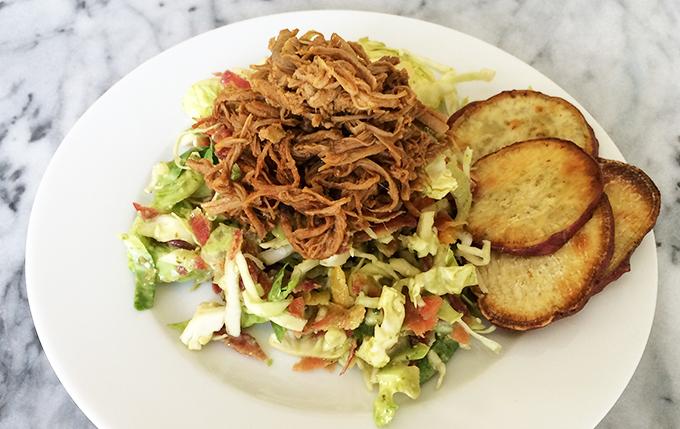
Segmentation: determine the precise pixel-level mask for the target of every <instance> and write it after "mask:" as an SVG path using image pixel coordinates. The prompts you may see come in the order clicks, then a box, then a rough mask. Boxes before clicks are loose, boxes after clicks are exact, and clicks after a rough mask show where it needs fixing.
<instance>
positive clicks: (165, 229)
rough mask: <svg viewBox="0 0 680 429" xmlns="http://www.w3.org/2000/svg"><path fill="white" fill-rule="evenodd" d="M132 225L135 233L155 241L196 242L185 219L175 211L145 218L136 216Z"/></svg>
mask: <svg viewBox="0 0 680 429" xmlns="http://www.w3.org/2000/svg"><path fill="white" fill-rule="evenodd" d="M132 227H133V229H134V232H135V233H137V234H139V235H143V236H144V237H150V238H153V239H154V240H156V241H160V242H167V241H172V240H182V241H186V242H187V243H189V244H196V239H195V238H194V234H193V233H192V232H191V228H190V227H189V224H188V223H187V221H186V220H184V219H182V218H181V217H179V216H177V215H176V214H175V213H169V214H160V215H158V216H155V217H153V218H151V219H147V220H143V219H142V218H141V216H137V219H135V222H134V224H133V226H132Z"/></svg>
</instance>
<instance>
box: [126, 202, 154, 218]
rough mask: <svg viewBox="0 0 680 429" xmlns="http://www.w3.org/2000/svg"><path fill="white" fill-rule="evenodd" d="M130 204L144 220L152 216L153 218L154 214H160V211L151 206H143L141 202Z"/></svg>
mask: <svg viewBox="0 0 680 429" xmlns="http://www.w3.org/2000/svg"><path fill="white" fill-rule="evenodd" d="M132 206H133V207H134V208H135V210H137V212H138V213H139V215H140V216H141V217H142V219H144V220H149V219H153V218H155V217H156V216H158V215H159V214H160V213H159V212H158V210H156V209H155V208H153V207H146V206H143V205H141V204H139V203H132Z"/></svg>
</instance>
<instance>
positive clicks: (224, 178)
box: [189, 30, 448, 259]
mask: <svg viewBox="0 0 680 429" xmlns="http://www.w3.org/2000/svg"><path fill="white" fill-rule="evenodd" d="M269 49H270V50H271V55H270V56H269V57H268V58H267V60H266V62H265V63H264V64H262V65H255V66H252V67H251V68H252V74H250V76H249V77H248V82H249V83H250V87H248V86H247V85H235V84H227V85H225V87H224V90H223V91H222V92H221V94H220V95H219V96H218V98H217V100H216V101H215V105H214V109H213V113H212V116H210V117H208V118H204V119H202V120H201V121H199V122H198V123H197V124H196V126H197V127H207V128H209V130H210V131H209V132H210V133H211V137H212V139H213V141H215V142H216V143H215V153H216V154H217V157H218V159H219V162H218V163H217V164H216V165H212V163H211V162H210V161H208V160H192V161H190V162H189V165H190V167H191V168H193V169H194V170H196V171H199V172H201V173H202V174H203V175H204V177H205V179H206V183H207V184H208V186H209V187H210V188H211V189H213V190H214V191H215V192H216V197H215V198H214V199H213V200H212V201H211V202H209V203H206V204H204V206H203V208H204V210H205V211H206V212H207V213H208V214H209V215H225V216H227V217H230V218H235V219H237V220H239V221H240V222H241V223H243V224H244V225H249V226H250V227H251V228H252V229H253V230H254V231H255V232H257V234H258V235H259V236H260V237H264V236H265V235H266V233H267V232H268V231H270V230H271V229H273V228H274V227H275V226H276V225H277V224H280V225H281V227H282V228H283V231H284V232H285V235H286V237H287V239H288V241H289V242H290V244H291V245H292V246H293V248H294V249H295V250H296V251H297V252H299V253H300V254H301V255H302V256H303V257H305V258H309V259H323V258H326V257H329V256H332V255H334V254H337V253H340V252H342V251H345V250H346V249H347V248H348V246H349V244H350V241H351V240H352V236H353V234H354V233H355V232H358V231H366V230H367V229H369V228H370V229H374V230H380V229H381V228H384V225H388V224H389V223H390V221H393V220H395V219H397V218H400V219H402V218H403V216H411V215H409V214H408V212H407V208H406V206H407V205H408V204H407V205H405V202H408V201H409V200H410V199H411V197H412V193H413V192H414V189H415V188H416V187H417V183H418V182H417V181H418V172H419V168H420V167H421V166H423V165H424V164H425V163H426V162H427V161H428V160H430V159H431V158H432V157H433V156H434V155H436V153H437V152H439V151H440V150H441V149H442V148H443V147H444V145H446V144H447V140H446V137H445V133H446V131H447V130H448V126H447V124H446V117H444V116H443V115H441V114H439V113H438V112H436V111H433V110H432V109H429V108H427V107H426V106H424V105H423V104H422V103H420V102H419V101H418V100H417V98H416V96H415V94H414V92H413V91H412V90H411V88H410V87H409V86H408V75H407V73H406V72H405V71H403V70H399V69H398V68H397V67H396V65H397V64H398V59H397V58H394V57H385V58H382V59H380V60H378V61H375V62H371V61H370V60H369V59H368V57H367V56H366V54H365V52H364V51H363V49H362V48H361V47H360V46H359V45H358V44H355V43H353V42H347V41H345V40H343V39H342V38H341V37H340V36H338V35H336V34H333V36H332V37H331V38H330V39H329V40H327V39H325V38H324V37H323V36H322V35H321V34H319V33H317V32H308V33H306V34H304V35H302V36H299V37H298V32H297V30H293V31H290V30H283V31H281V32H280V33H279V35H278V37H276V38H274V39H272V40H271V41H270V43H269ZM409 224H412V222H409Z"/></svg>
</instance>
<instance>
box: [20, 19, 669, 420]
mask: <svg viewBox="0 0 680 429" xmlns="http://www.w3.org/2000/svg"><path fill="white" fill-rule="evenodd" d="M284 27H298V28H301V29H317V30H319V31H322V32H324V33H325V34H327V35H330V33H332V32H337V33H339V34H340V35H342V36H343V37H345V38H347V39H357V38H359V37H361V36H370V37H371V38H374V39H377V40H382V41H384V42H386V43H387V44H389V45H392V46H395V47H401V48H407V49H409V50H411V51H413V52H416V53H418V54H420V55H423V56H426V57H429V58H432V59H434V60H436V61H439V62H441V63H445V64H450V65H453V66H455V67H457V68H458V69H459V70H461V71H466V70H476V69H479V68H491V69H494V70H496V72H497V75H496V78H495V80H494V81H493V82H492V83H488V84H487V83H470V84H464V85H461V86H460V90H461V93H462V94H463V95H468V96H470V98H471V99H479V98H485V97H487V96H490V95H492V94H494V93H497V92H499V91H501V90H505V89H512V88H527V87H528V86H531V87H533V88H535V89H537V90H540V91H543V92H546V93H548V94H551V95H556V96H560V97H564V98H566V99H568V100H570V101H572V102H574V103H575V100H573V99H572V98H571V97H570V96H569V95H568V94H567V93H566V92H565V91H564V90H562V89H561V88H560V87H558V86H557V85H556V84H555V83H553V82H552V81H550V80H549V79H548V78H547V77H545V76H543V75H542V74H541V73H539V72H538V71H536V70H534V69H533V68H531V67H530V66H528V65H527V64H525V63H523V62H521V61H520V60H518V59H517V58H514V57H512V56H511V55H509V54H507V53H505V52H503V51H501V50H499V49H497V48H495V47H493V46H490V45H488V44H486V43H484V42H482V41H480V40H477V39H474V38H472V37H470V36H467V35H465V34H461V33H459V32H456V31H454V30H451V29H449V28H445V27H441V26H438V25H433V24H429V23H425V22H421V21H416V20H413V19H407V18H402V17H397V16H390V15H382V14H375V13H365V12H350V11H325V12H303V13H290V14H283V15H274V16H267V17H262V18H257V19H252V20H248V21H243V22H239V23H236V24H232V25H228V26H226V27H222V28H218V29H216V30H213V31H210V32H208V33H206V34H203V35H200V36H198V37H195V38H193V39H191V40H188V41H186V42H184V43H182V44H180V45H178V46H176V47H174V48H172V49H170V50H168V51H166V52H164V53H162V54H160V55H158V56H157V57H155V58H153V59H151V60H149V61H147V62H146V63H144V64H143V65H142V66H140V67H139V68H137V69H136V70H135V71H134V72H132V73H130V74H129V75H128V76H127V77H125V78H124V79H122V80H121V81H120V82H118V83H117V84H116V85H114V86H113V87H112V88H111V89H110V90H109V91H108V92H107V93H106V94H104V95H103V96H102V97H101V98H100V99H99V100H98V101H97V102H96V103H95V104H94V105H93V106H92V107H91V108H90V109H89V110H88V111H87V112H86V113H85V114H84V115H83V116H82V118H81V119H80V120H79V121H78V122H77V124H76V125H75V126H74V127H73V129H72V130H71V132H70V133H69V134H68V136H67V137H66V138H65V139H64V142H63V143H62V144H61V146H60V147H59V150H58V151H57V153H56V154H55V155H54V158H53V159H52V162H51V164H50V166H49V168H48V169H47V171H46V173H45V176H44V178H43V181H42V184H41V186H40V190H39V192H38V195H37V197H36V200H35V204H34V207H33V213H32V215H31V220H30V227H29V233H28V243H27V250H26V279H27V287H28V297H29V300H30V305H31V311H32V314H33V319H34V321H35V326H36V329H37V331H38V334H39V336H40V340H41V342H42V344H43V347H44V349H45V352H46V354H47V356H48V358H49V360H50V362H51V363H52V366H53V367H54V370H55V372H56V373H57V375H58V376H59V379H60V380H61V382H62V383H63V384H64V386H65V387H66V389H67V390H68V392H69V393H70V394H71V396H72V397H73V399H74V400H75V401H76V403H77V404H78V405H79V406H80V407H81V408H82V410H83V411H84V412H85V414H87V416H88V417H89V418H90V419H91V420H92V421H93V422H94V423H95V424H96V425H97V426H99V427H102V428H133V427H144V428H187V427H201V428H211V427H221V428H224V427H235V428H268V427H280V425H281V424H282V423H284V424H285V425H291V426H294V427H295V428H298V429H303V428H315V429H316V428H319V427H324V428H327V429H332V428H347V427H352V428H359V427H366V428H370V427H372V426H373V423H372V416H371V404H372V401H373V397H374V394H375V393H370V392H368V391H366V390H365V387H364V384H363V382H362V380H361V377H360V375H359V373H358V371H354V372H351V373H348V374H347V375H345V376H344V377H339V376H337V374H331V373H326V372H324V371H321V372H319V373H309V374H300V373H294V372H292V371H290V366H291V364H292V362H293V360H292V359H291V358H288V357H286V356H283V355H281V354H278V353H272V355H273V357H274V359H275V364H274V366H272V367H266V366H264V365H262V364H261V363H260V362H257V361H255V360H252V359H247V358H244V357H242V356H240V355H238V354H237V353H235V352H232V351H230V350H228V349H227V348H225V347H223V346H221V345H219V344H213V345H212V346H211V347H208V348H207V350H205V351H204V352H201V353H192V352H189V351H187V350H185V349H184V347H183V346H182V344H181V343H180V342H179V341H178V339H177V334H176V332H174V331H172V330H170V329H169V328H167V327H166V323H168V322H176V321H179V320H184V319H186V318H188V317H189V316H190V315H191V314H192V313H193V308H194V306H195V305H196V304H197V303H198V302H199V301H201V300H202V299H203V298H204V297H205V296H210V295H211V294H212V292H211V291H209V290H205V291H198V292H193V293H190V292H189V291H188V287H186V286H178V287H172V286H169V287H166V288H162V289H161V290H160V291H159V294H158V295H157V297H156V303H157V305H156V307H155V308H154V309H153V310H152V311H146V312H137V311H135V310H134V309H133V307H132V291H133V281H132V276H131V274H130V273H129V272H128V271H127V267H126V260H125V253H124V249H123V246H122V244H121V243H120V242H119V240H118V238H117V234H118V233H120V232H123V231H126V230H127V229H128V227H129V225H130V222H131V220H132V217H133V211H132V209H131V206H130V203H131V202H132V201H135V200H136V201H139V200H143V198H144V195H142V191H141V190H142V188H143V186H144V185H145V183H146V182H147V180H148V176H149V171H150V168H151V166H152V165H153V164H154V163H156V162H157V161H159V160H162V159H168V158H169V157H170V151H171V149H170V148H171V145H172V143H173V142H174V140H175V138H176V136H177V134H178V132H179V131H180V130H182V129H184V128H185V127H187V126H188V125H189V121H188V119H187V118H186V117H185V116H184V114H183V113H182V111H181V108H180V100H181V98H182V95H183V94H184V92H185V90H186V89H187V88H188V87H189V85H190V84H191V83H192V82H194V81H197V80H199V79H202V78H204V77H206V76H208V75H209V74H210V73H211V72H214V71H219V70H224V69H227V68H234V67H242V66H244V65H247V64H250V63H254V62H257V61H259V60H261V59H262V58H263V57H265V56H266V55H267V50H266V47H267V41H268V39H269V38H270V37H272V36H274V35H276V34H277V32H278V30H279V29H281V28H284ZM577 106H578V104H577ZM584 113H585V112H584ZM585 115H586V118H587V119H588V121H589V122H590V124H591V125H592V126H593V128H594V130H595V133H596V134H597V137H598V139H599V140H600V144H601V154H602V156H604V157H609V158H615V159H622V156H621V153H620V152H619V151H618V150H617V148H616V146H615V145H614V143H613V142H612V141H611V139H610V138H609V137H608V136H607V134H606V133H605V132H604V130H603V129H602V128H601V127H600V126H599V125H598V124H597V122H595V120H594V119H593V118H592V117H591V116H590V115H588V114H587V113H585ZM632 266H633V268H634V269H633V272H632V273H629V274H626V275H624V276H623V278H622V279H621V280H619V281H617V282H616V284H613V285H611V286H609V287H608V288H607V289H606V290H605V291H604V292H603V293H601V294H599V295H597V296H596V297H594V298H593V299H592V300H591V302H590V303H589V304H588V305H587V306H586V308H585V309H584V310H583V311H581V312H580V313H578V314H577V315H575V316H573V317H570V318H567V319H565V320H561V321H559V322H557V323H555V324H554V325H552V326H550V327H549V328H547V329H543V330H539V331H535V332H530V333H527V334H522V335H513V334H507V333H506V334H504V333H498V334H495V339H496V340H498V341H500V342H501V343H503V345H504V351H503V353H502V355H501V356H495V355H491V354H490V353H486V352H485V351H483V350H477V351H471V352H465V351H459V352H458V353H457V354H456V355H455V356H454V359H453V360H452V361H451V362H450V363H449V374H448V375H447V379H446V381H445V383H444V386H443V387H442V388H441V389H440V390H439V391H434V389H433V388H432V386H427V388H425V389H424V391H423V394H422V396H421V398H420V399H418V400H417V401H404V402H403V405H402V407H401V409H400V410H399V412H398V414H397V417H396V419H395V421H394V422H393V426H392V427H394V428H395V429H396V428H413V427H417V425H422V424H427V425H429V426H430V427H448V426H449V425H451V424H455V426H456V427H475V428H478V429H482V428H498V427H522V428H546V427H551V428H570V429H573V428H591V427H593V426H595V425H596V424H597V423H598V422H599V421H600V419H601V418H602V417H603V416H604V415H605V414H606V413H607V411H608V410H609V409H610V408H611V407H612V405H613V404H614V402H615V401H616V399H617V398H618V397H619V395H620V394H621V392H622V391H623V389H624V387H625V386H626V384H627V383H628V381H629V380H630V377H631V376H632V374H633V372H634V370H635V367H636V366H637V364H638V361H639V359H640V357H641V355H642V352H643V350H644V348H645V343H646V341H647V337H648V335H649V330H650V327H651V324H652V318H653V315H654V306H655V301H656V290H657V264H656V249H655V246H654V237H653V235H652V234H650V235H649V236H648V237H647V238H646V239H645V240H644V241H643V242H642V245H641V246H640V248H639V249H638V250H637V251H636V252H635V255H634V256H633V261H632ZM208 289H209V288H208ZM430 384H433V383H430ZM443 425H446V426H443Z"/></svg>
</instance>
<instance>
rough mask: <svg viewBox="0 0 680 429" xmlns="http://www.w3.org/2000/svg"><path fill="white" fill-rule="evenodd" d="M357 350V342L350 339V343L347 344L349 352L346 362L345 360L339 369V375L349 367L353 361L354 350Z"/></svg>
mask: <svg viewBox="0 0 680 429" xmlns="http://www.w3.org/2000/svg"><path fill="white" fill-rule="evenodd" d="M356 350H357V342H356V341H352V343H351V344H350V346H349V354H348V355H347V362H345V366H343V367H342V369H341V370H340V375H344V374H345V373H346V372H347V370H348V369H349V367H350V366H351V365H352V362H354V354H355V353H354V352H356Z"/></svg>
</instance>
